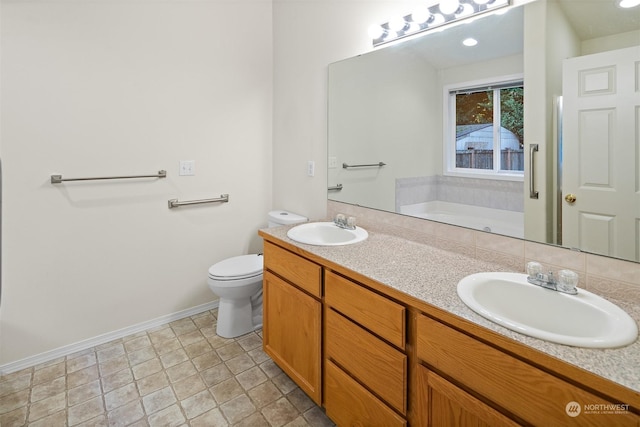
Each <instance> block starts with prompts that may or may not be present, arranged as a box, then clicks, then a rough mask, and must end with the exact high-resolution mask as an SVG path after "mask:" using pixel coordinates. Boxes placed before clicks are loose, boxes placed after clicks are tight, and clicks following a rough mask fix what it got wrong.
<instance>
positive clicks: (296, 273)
mask: <svg viewBox="0 0 640 427" xmlns="http://www.w3.org/2000/svg"><path fill="white" fill-rule="evenodd" d="M264 267H265V268H266V269H269V270H271V271H273V272H274V273H276V274H277V275H279V276H281V277H283V278H285V279H287V280H288V281H289V282H291V283H293V284H295V285H296V286H298V287H299V288H301V289H303V290H305V291H307V292H309V293H310V294H311V295H314V296H316V297H318V298H320V297H321V296H322V286H321V281H322V268H321V267H320V266H319V265H318V264H314V263H313V262H311V261H308V260H306V259H304V258H302V257H300V256H298V255H296V254H294V253H291V252H289V251H287V250H285V249H282V248H280V247H278V246H276V245H274V244H272V243H269V242H264Z"/></svg>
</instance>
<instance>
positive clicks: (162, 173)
mask: <svg viewBox="0 0 640 427" xmlns="http://www.w3.org/2000/svg"><path fill="white" fill-rule="evenodd" d="M166 177H167V171H165V170H160V171H158V173H157V174H156V175H124V176H100V177H91V178H62V175H51V183H52V184H60V183H62V182H65V181H94V180H101V179H131V178H166Z"/></svg>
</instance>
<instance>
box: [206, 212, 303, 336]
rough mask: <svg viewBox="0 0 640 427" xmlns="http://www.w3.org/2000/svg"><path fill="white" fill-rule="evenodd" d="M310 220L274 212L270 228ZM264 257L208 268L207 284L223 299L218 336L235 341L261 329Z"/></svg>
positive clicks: (246, 257)
mask: <svg viewBox="0 0 640 427" xmlns="http://www.w3.org/2000/svg"><path fill="white" fill-rule="evenodd" d="M306 221H307V218H305V217H303V216H300V215H297V214H294V213H291V212H287V211H271V212H269V214H268V223H269V227H275V226H280V225H288V224H299V223H303V222H306ZM262 268H263V257H262V254H250V255H240V256H235V257H232V258H227V259H225V260H223V261H220V262H218V263H216V264H214V265H212V266H211V267H210V268H209V276H208V279H207V284H208V285H209V289H211V291H212V292H213V293H214V294H216V295H217V296H218V297H219V298H220V302H219V305H218V323H217V325H216V333H217V334H218V335H219V336H221V337H223V338H235V337H238V336H240V335H244V334H247V333H249V332H251V331H254V330H256V329H260V328H262Z"/></svg>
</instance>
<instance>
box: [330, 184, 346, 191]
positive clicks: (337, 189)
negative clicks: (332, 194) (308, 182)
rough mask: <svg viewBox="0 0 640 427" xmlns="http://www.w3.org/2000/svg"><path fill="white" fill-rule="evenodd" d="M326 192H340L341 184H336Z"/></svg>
mask: <svg viewBox="0 0 640 427" xmlns="http://www.w3.org/2000/svg"><path fill="white" fill-rule="evenodd" d="M327 190H329V191H340V190H342V184H336V185H334V186H333V187H329V188H327Z"/></svg>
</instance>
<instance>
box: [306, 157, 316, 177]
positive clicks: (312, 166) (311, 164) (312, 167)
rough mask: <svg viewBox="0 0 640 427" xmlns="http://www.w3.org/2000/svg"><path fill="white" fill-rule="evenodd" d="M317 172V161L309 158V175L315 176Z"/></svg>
mask: <svg viewBox="0 0 640 427" xmlns="http://www.w3.org/2000/svg"><path fill="white" fill-rule="evenodd" d="M315 174H316V162H314V161H313V160H309V161H308V162H307V175H308V176H314V175H315Z"/></svg>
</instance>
